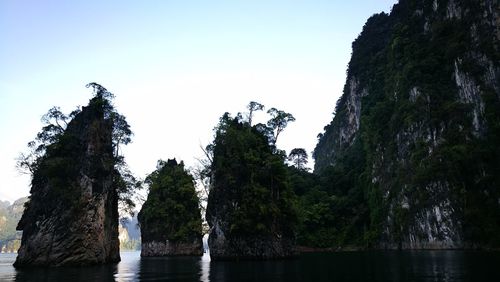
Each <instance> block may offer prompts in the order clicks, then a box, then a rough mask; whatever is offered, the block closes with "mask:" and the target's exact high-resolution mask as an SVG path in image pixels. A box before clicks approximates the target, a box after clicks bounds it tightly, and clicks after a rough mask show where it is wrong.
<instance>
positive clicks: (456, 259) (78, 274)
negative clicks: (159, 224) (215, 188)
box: [0, 251, 500, 282]
mask: <svg viewBox="0 0 500 282" xmlns="http://www.w3.org/2000/svg"><path fill="white" fill-rule="evenodd" d="M121 255H122V261H121V262H120V263H119V264H116V265H106V266H94V267H77V268H34V269H28V270H24V269H23V270H19V271H17V270H15V269H14V268H13V267H12V263H13V262H14V260H15V255H12V254H0V281H70V282H77V281H259V282H264V281H433V282H434V281H500V252H464V251H402V252H398V251H374V252H340V253H325V254H318V253H316V254H304V255H301V256H300V257H298V258H296V259H290V260H279V261H264V262H262V261H261V262H258V261H244V262H211V261H210V258H209V256H207V255H205V256H203V257H201V258H199V257H176V258H145V259H144V258H143V259H141V258H140V256H139V253H138V252H128V253H122V254H121Z"/></svg>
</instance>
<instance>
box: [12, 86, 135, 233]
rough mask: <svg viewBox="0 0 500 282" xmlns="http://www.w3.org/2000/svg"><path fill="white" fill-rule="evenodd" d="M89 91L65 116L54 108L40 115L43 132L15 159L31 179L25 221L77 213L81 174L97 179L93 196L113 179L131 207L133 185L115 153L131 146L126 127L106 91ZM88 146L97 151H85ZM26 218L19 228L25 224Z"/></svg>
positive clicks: (81, 204)
mask: <svg viewBox="0 0 500 282" xmlns="http://www.w3.org/2000/svg"><path fill="white" fill-rule="evenodd" d="M88 87H92V88H93V89H94V97H93V98H92V99H90V101H89V104H88V105H87V106H86V107H83V109H82V110H79V109H77V110H75V111H73V112H72V113H70V114H69V115H65V114H63V113H62V112H61V110H60V109H59V108H58V107H53V108H52V109H50V110H49V112H48V113H47V114H45V115H44V116H43V117H42V121H43V122H44V127H43V128H42V131H41V132H40V133H38V134H37V136H36V139H35V140H34V141H32V142H29V144H28V147H29V152H28V153H26V154H21V156H20V157H19V159H18V167H19V168H20V169H24V170H25V171H28V172H29V173H30V174H31V177H32V181H31V196H30V199H31V202H32V203H34V204H29V205H27V207H28V208H27V209H26V216H24V217H23V219H25V220H28V221H29V220H33V219H34V218H37V217H41V218H43V217H49V216H50V215H51V214H53V213H57V212H58V211H59V210H68V211H71V212H75V213H78V212H81V211H82V209H81V207H82V206H83V205H84V204H85V203H84V202H80V199H81V194H82V187H81V185H82V181H85V178H82V175H84V176H85V177H88V178H90V179H94V180H95V181H94V183H92V191H91V192H92V194H98V193H103V192H104V191H103V189H104V188H103V185H104V183H105V181H107V180H106V179H107V178H108V177H110V176H111V177H112V179H113V182H114V184H115V185H114V187H113V188H114V189H116V190H115V191H113V193H115V192H116V193H119V198H121V199H122V200H123V201H122V203H124V204H125V206H126V207H128V209H129V210H130V209H131V207H132V206H133V202H132V201H130V198H129V195H130V194H131V191H132V190H133V189H135V188H136V187H137V181H136V180H135V178H133V176H132V175H131V174H130V173H129V172H128V170H127V168H126V164H125V162H124V160H123V157H122V156H120V155H119V154H118V149H117V148H118V145H119V144H126V143H128V142H130V136H131V134H132V133H131V131H130V128H129V125H128V123H127V122H126V119H125V117H124V116H122V115H120V114H118V113H117V112H116V110H115V108H114V107H113V105H112V101H111V100H110V99H111V98H112V97H113V95H112V94H111V93H110V92H108V91H107V90H106V89H105V88H104V87H102V86H101V85H98V84H96V83H92V84H89V85H88ZM89 144H92V148H94V149H95V151H91V150H89V147H90V146H89ZM114 151H115V152H117V153H116V154H114V153H113V152H114ZM126 172H128V173H126ZM30 217H31V218H30ZM25 220H21V222H20V224H19V226H20V228H23V226H24V224H27V222H28V221H25Z"/></svg>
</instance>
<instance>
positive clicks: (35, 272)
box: [15, 265, 116, 282]
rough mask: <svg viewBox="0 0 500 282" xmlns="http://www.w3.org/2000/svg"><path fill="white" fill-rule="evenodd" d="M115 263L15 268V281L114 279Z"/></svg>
mask: <svg viewBox="0 0 500 282" xmlns="http://www.w3.org/2000/svg"><path fill="white" fill-rule="evenodd" d="M114 273H116V265H103V266H92V267H49V268H42V267H37V268H26V269H20V270H16V276H15V281H47V282H49V281H71V282H80V281H82V282H83V281H85V282H86V281H114V277H113V274H114Z"/></svg>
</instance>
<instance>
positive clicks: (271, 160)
mask: <svg viewBox="0 0 500 282" xmlns="http://www.w3.org/2000/svg"><path fill="white" fill-rule="evenodd" d="M262 129H263V125H262V124H259V125H257V126H253V127H252V126H250V125H249V123H247V122H244V121H241V120H240V119H238V117H237V118H234V119H233V118H231V117H230V116H229V115H228V114H226V115H224V116H223V117H222V118H221V122H220V124H219V126H218V128H217V131H216V136H215V141H214V143H213V144H212V145H211V146H212V149H213V161H212V166H211V172H212V176H211V179H212V185H211V189H210V193H209V196H208V205H207V213H206V218H207V221H208V224H209V225H210V236H209V237H208V245H209V248H210V257H211V258H212V259H213V260H239V259H275V258H284V257H290V256H293V255H295V254H296V249H295V235H294V228H295V223H296V214H295V210H294V208H293V207H294V206H293V204H292V200H293V192H292V191H291V189H290V187H289V185H288V182H287V179H288V175H287V170H286V166H285V164H284V159H283V158H284V157H283V156H282V155H280V154H279V153H277V152H276V149H275V147H274V146H273V145H270V144H269V139H268V137H266V135H265V134H264V131H263V130H262Z"/></svg>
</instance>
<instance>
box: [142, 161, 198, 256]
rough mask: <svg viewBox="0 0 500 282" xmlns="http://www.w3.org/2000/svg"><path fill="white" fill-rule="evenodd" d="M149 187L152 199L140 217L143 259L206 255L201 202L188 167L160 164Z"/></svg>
mask: <svg viewBox="0 0 500 282" xmlns="http://www.w3.org/2000/svg"><path fill="white" fill-rule="evenodd" d="M146 183H147V184H148V185H149V194H148V199H147V200H146V202H145V203H144V205H143V206H142V209H141V211H140V212H139V216H138V219H139V224H140V226H141V236H142V249H141V256H170V255H202V254H203V243H202V221H201V213H200V207H199V198H198V196H197V194H196V190H195V187H194V179H193V177H192V176H191V175H190V174H189V173H188V172H187V171H186V170H185V169H184V163H183V162H180V163H179V164H178V163H177V161H176V160H175V159H173V160H168V161H167V162H165V161H161V160H160V161H158V165H157V169H156V170H155V171H154V172H153V173H151V174H150V175H149V176H148V177H147V178H146Z"/></svg>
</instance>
